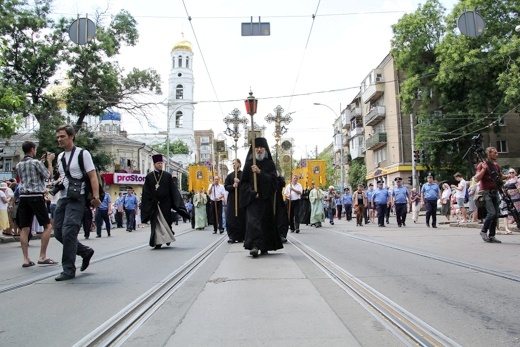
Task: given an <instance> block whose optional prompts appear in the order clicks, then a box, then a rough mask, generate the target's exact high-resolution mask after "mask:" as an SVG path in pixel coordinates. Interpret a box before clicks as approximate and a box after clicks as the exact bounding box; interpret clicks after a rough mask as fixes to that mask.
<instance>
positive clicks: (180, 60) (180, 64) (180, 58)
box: [179, 55, 182, 67]
mask: <svg viewBox="0 0 520 347" xmlns="http://www.w3.org/2000/svg"><path fill="white" fill-rule="evenodd" d="M179 67H182V56H181V55H179Z"/></svg>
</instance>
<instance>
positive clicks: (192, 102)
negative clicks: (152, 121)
mask: <svg viewBox="0 0 520 347" xmlns="http://www.w3.org/2000/svg"><path fill="white" fill-rule="evenodd" d="M196 103H197V102H196V101H191V102H183V103H181V104H180V105H178V106H177V107H175V108H174V109H173V111H172V112H171V114H168V124H167V125H166V165H165V167H164V171H166V172H169V170H170V123H171V118H172V116H173V115H174V114H175V112H177V111H178V110H179V109H180V108H182V107H183V106H186V105H195V104H196Z"/></svg>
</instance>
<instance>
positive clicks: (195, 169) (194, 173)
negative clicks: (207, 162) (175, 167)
mask: <svg viewBox="0 0 520 347" xmlns="http://www.w3.org/2000/svg"><path fill="white" fill-rule="evenodd" d="M189 175H190V179H189V188H188V189H189V190H190V191H195V192H200V190H201V189H204V190H206V189H207V187H208V182H209V171H208V168H207V167H206V166H190V167H189Z"/></svg>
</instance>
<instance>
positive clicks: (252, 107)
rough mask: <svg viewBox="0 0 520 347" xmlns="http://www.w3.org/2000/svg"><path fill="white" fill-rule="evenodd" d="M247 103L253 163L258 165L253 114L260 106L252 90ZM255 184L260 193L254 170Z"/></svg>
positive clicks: (255, 188)
mask: <svg viewBox="0 0 520 347" xmlns="http://www.w3.org/2000/svg"><path fill="white" fill-rule="evenodd" d="M245 104H246V111H247V114H248V115H250V116H251V146H252V149H253V151H252V154H253V165H255V166H256V155H255V142H256V141H255V137H256V134H255V122H254V120H253V116H254V115H255V113H256V108H257V106H258V100H257V99H256V98H255V97H254V96H253V92H252V91H250V92H249V96H248V97H247V99H246V100H245ZM253 186H254V190H255V192H257V193H258V187H257V183H256V172H253Z"/></svg>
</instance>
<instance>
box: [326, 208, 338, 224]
mask: <svg viewBox="0 0 520 347" xmlns="http://www.w3.org/2000/svg"><path fill="white" fill-rule="evenodd" d="M327 214H328V216H329V222H331V223H333V222H334V215H335V214H336V209H335V208H330V207H329V208H328V209H327Z"/></svg>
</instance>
